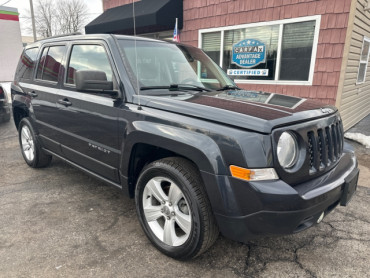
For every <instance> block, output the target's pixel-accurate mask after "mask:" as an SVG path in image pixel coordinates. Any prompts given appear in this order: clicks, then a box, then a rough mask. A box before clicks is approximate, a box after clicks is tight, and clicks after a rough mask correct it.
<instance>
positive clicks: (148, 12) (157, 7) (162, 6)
mask: <svg viewBox="0 0 370 278" xmlns="http://www.w3.org/2000/svg"><path fill="white" fill-rule="evenodd" d="M132 5H133V4H127V5H124V6H119V7H115V8H112V9H109V10H106V11H105V12H104V13H103V14H101V15H100V16H99V17H97V18H96V19H94V20H93V21H92V22H90V23H89V24H87V25H86V26H85V31H86V34H97V33H114V34H126V35H131V34H133V33H134V30H133V28H134V22H133V11H132ZM135 14H136V33H137V34H143V33H152V32H159V31H165V30H171V29H173V28H174V27H175V20H176V17H177V18H178V28H179V29H182V24H183V23H182V14H183V7H182V0H141V1H139V2H135Z"/></svg>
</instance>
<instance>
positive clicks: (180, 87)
mask: <svg viewBox="0 0 370 278" xmlns="http://www.w3.org/2000/svg"><path fill="white" fill-rule="evenodd" d="M170 87H171V88H172V89H176V88H178V89H186V88H188V89H193V90H195V91H200V92H202V91H206V92H211V91H212V90H210V89H208V88H205V87H201V86H197V85H193V84H171V85H170Z"/></svg>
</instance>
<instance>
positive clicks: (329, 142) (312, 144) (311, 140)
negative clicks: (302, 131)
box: [307, 121, 343, 174]
mask: <svg viewBox="0 0 370 278" xmlns="http://www.w3.org/2000/svg"><path fill="white" fill-rule="evenodd" d="M307 143H308V155H309V164H310V165H309V168H310V170H309V171H310V174H315V173H317V171H323V170H324V169H325V168H326V167H329V166H331V165H332V164H333V163H335V162H336V161H338V160H339V158H340V157H341V155H342V152H343V126H342V123H341V122H340V121H337V122H335V123H333V124H331V125H329V126H327V127H325V128H319V129H317V130H311V131H308V132H307Z"/></svg>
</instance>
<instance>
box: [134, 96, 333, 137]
mask: <svg viewBox="0 0 370 278" xmlns="http://www.w3.org/2000/svg"><path fill="white" fill-rule="evenodd" d="M172 93H173V92H172ZM136 98H137V96H136ZM140 98H141V103H142V105H143V106H148V107H153V108H157V109H161V110H166V111H171V112H174V113H179V114H183V115H188V116H192V117H196V118H201V119H205V120H210V121H214V122H219V123H223V124H227V125H232V126H235V127H239V128H243V129H248V130H254V131H258V132H262V133H270V132H271V131H272V129H273V128H275V127H278V126H284V125H288V124H293V123H298V122H303V121H307V120H312V119H316V118H320V117H326V116H328V115H330V114H333V113H335V112H337V109H336V108H335V107H333V106H328V105H324V104H322V103H320V102H317V101H313V100H309V99H305V98H298V97H292V96H286V95H281V94H274V93H266V92H257V91H245V90H230V91H223V92H217V91H215V92H206V93H198V94H188V93H183V92H180V93H179V94H178V95H171V94H167V95H161V96H158V95H156V96H152V95H151V96H148V95H141V96H140Z"/></svg>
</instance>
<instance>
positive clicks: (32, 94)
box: [28, 91, 38, 97]
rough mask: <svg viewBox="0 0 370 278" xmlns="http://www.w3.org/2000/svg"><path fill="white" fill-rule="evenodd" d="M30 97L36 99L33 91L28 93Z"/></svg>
mask: <svg viewBox="0 0 370 278" xmlns="http://www.w3.org/2000/svg"><path fill="white" fill-rule="evenodd" d="M28 94H29V95H30V96H31V97H37V96H38V94H36V93H35V91H31V92H29V93H28Z"/></svg>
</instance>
